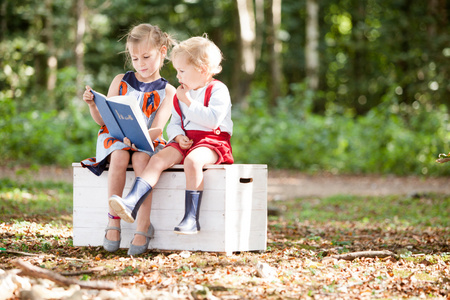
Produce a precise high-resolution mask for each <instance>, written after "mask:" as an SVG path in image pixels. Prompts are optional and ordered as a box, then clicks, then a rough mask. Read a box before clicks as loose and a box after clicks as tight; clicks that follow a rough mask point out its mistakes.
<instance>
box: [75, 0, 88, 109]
mask: <svg viewBox="0 0 450 300" xmlns="http://www.w3.org/2000/svg"><path fill="white" fill-rule="evenodd" d="M75 1H76V6H77V9H76V11H77V32H76V38H75V60H76V66H77V80H76V84H77V98H78V99H81V98H82V97H83V91H84V86H83V78H84V72H85V70H84V43H83V36H84V34H85V32H86V20H85V16H84V0H75ZM75 103H81V102H79V101H76V102H75Z"/></svg>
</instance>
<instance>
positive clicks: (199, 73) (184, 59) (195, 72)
mask: <svg viewBox="0 0 450 300" xmlns="http://www.w3.org/2000/svg"><path fill="white" fill-rule="evenodd" d="M172 64H173V67H174V68H175V70H176V71H177V79H178V82H179V83H180V84H181V85H184V88H185V89H188V90H196V89H199V88H201V87H204V86H205V85H206V83H207V81H208V77H209V76H208V73H207V72H206V70H199V69H198V68H196V66H195V65H194V64H192V63H190V62H189V60H188V56H187V54H185V53H181V54H179V55H177V56H175V57H174V58H173V59H172Z"/></svg>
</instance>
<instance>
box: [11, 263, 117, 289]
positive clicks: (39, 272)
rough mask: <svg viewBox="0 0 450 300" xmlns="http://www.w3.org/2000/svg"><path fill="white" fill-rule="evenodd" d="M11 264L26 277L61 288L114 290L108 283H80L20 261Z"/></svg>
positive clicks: (111, 284)
mask: <svg viewBox="0 0 450 300" xmlns="http://www.w3.org/2000/svg"><path fill="white" fill-rule="evenodd" d="M13 264H14V265H15V266H17V267H19V268H20V269H22V273H23V274H24V275H26V276H30V277H36V278H44V279H48V280H51V281H53V282H55V283H57V284H59V285H63V286H69V285H72V284H77V285H79V286H80V288H82V289H83V288H84V289H96V290H112V289H114V288H115V284H114V283H110V282H100V281H91V282H82V281H79V280H75V279H71V278H66V277H64V276H62V275H60V274H58V273H55V272H52V271H50V270H46V269H43V268H39V267H36V266H33V265H32V264H30V263H27V262H24V261H22V260H20V259H18V260H15V261H14V262H13Z"/></svg>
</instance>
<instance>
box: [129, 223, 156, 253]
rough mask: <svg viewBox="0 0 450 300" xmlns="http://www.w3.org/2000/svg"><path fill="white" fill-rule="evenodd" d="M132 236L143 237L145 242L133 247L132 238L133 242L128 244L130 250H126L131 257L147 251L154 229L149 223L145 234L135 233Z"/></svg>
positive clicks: (141, 232)
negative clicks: (138, 235)
mask: <svg viewBox="0 0 450 300" xmlns="http://www.w3.org/2000/svg"><path fill="white" fill-rule="evenodd" d="M134 234H135V235H136V234H140V235H143V236H145V237H146V240H147V242H146V243H145V244H144V245H140V246H136V245H133V240H134V238H133V240H131V243H130V248H128V255H132V256H136V255H139V254H142V253H144V252H145V251H147V249H148V244H149V243H150V240H151V239H152V238H153V236H154V235H155V228H153V225H152V224H151V223H150V226H149V227H148V231H147V232H143V231H136V232H135V233H134Z"/></svg>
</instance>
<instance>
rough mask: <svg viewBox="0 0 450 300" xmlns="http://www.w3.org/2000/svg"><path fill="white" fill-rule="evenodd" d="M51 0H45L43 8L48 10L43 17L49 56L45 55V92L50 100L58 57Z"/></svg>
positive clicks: (54, 83) (52, 94) (52, 95)
mask: <svg viewBox="0 0 450 300" xmlns="http://www.w3.org/2000/svg"><path fill="white" fill-rule="evenodd" d="M52 6H53V0H46V1H45V8H46V11H47V12H48V14H47V16H46V18H45V36H46V41H47V49H48V53H49V56H48V57H47V68H48V77H47V92H48V97H49V99H51V102H53V101H54V90H55V88H56V78H57V71H58V59H57V58H56V47H55V40H54V34H53V19H52V18H53V13H52V11H53V9H52Z"/></svg>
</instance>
